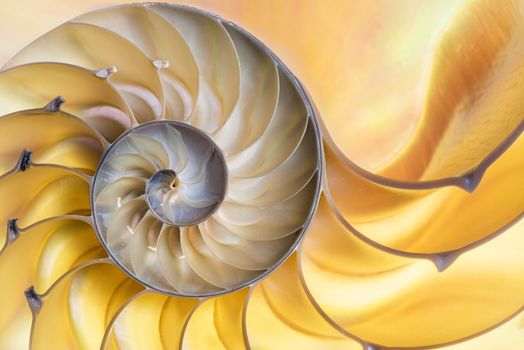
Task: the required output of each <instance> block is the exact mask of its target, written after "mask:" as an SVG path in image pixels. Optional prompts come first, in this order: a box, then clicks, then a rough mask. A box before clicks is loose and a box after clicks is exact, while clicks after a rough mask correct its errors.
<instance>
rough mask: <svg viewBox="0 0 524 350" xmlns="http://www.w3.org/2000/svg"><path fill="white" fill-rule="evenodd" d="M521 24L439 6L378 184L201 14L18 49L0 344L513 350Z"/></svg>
mask: <svg viewBox="0 0 524 350" xmlns="http://www.w3.org/2000/svg"><path fill="white" fill-rule="evenodd" d="M522 6H523V5H522V4H521V2H519V1H515V2H513V1H512V2H508V3H506V4H504V5H501V6H498V5H495V2H490V1H483V0H474V1H471V2H470V3H469V4H468V5H467V6H465V7H464V8H463V9H460V11H457V15H456V18H453V19H452V20H450V22H449V24H447V25H446V26H447V27H446V29H447V30H446V31H444V32H443V34H442V36H441V37H440V38H439V42H438V45H437V48H436V49H435V57H434V59H433V61H432V63H431V72H430V74H429V76H430V77H429V79H428V87H427V91H426V96H425V102H424V106H423V108H422V109H423V112H422V113H421V117H420V125H419V126H418V128H417V131H416V133H414V134H413V137H412V139H411V140H410V142H408V143H407V145H405V147H404V149H402V151H401V152H400V153H399V154H398V155H397V157H396V158H395V159H394V160H393V161H391V162H389V163H388V164H386V165H384V166H383V167H381V168H380V169H378V170H377V169H367V170H366V169H363V168H361V167H359V166H358V165H357V164H355V163H354V162H353V161H352V160H350V159H348V158H347V157H346V154H347V152H345V150H344V147H343V146H344V145H346V143H345V142H344V140H343V139H341V135H343V136H344V137H345V138H349V137H348V135H349V133H348V132H347V130H346V129H344V130H337V129H330V132H331V133H329V132H328V131H327V129H326V128H323V129H322V136H323V139H322V141H323V144H322V143H321V140H320V132H319V130H318V128H317V121H320V122H322V121H321V120H317V118H316V117H317V116H318V112H317V111H316V109H315V107H314V105H313V104H312V103H311V100H310V98H309V96H308V95H307V94H306V93H305V91H304V90H303V88H302V87H301V85H300V84H299V83H298V81H297V80H296V79H295V78H294V77H293V75H291V73H290V72H289V71H288V69H287V68H286V67H285V66H284V65H283V64H282V63H281V61H280V60H279V59H278V58H277V57H275V55H274V54H272V53H271V52H270V51H269V50H268V49H267V48H265V47H264V46H263V45H262V44H260V43H259V42H258V41H257V40H256V39H255V38H253V37H252V36H251V35H249V34H248V33H246V32H245V31H243V30H242V29H240V28H238V27H237V26H236V25H234V24H232V23H230V22H227V21H225V20H222V19H220V18H218V17H215V16H214V15H210V14H206V13H203V12H202V11H199V10H195V9H190V8H187V7H184V6H174V5H166V4H150V3H148V4H133V5H124V6H119V7H114V8H109V9H103V10H100V11H96V12H92V13H88V14H85V15H82V16H80V17H77V18H75V19H73V20H72V21H70V22H68V23H66V24H63V25H61V26H59V27H57V28H56V29H54V30H52V31H51V32H49V33H48V34H46V35H44V36H43V37H41V38H40V39H37V40H36V41H35V42H33V43H32V44H30V45H29V46H28V47H26V48H25V49H24V50H22V51H21V52H20V53H18V54H17V55H16V56H15V57H13V58H12V59H11V61H9V62H8V64H7V65H6V67H5V68H4V69H3V70H1V71H0V100H1V101H2V103H0V114H1V115H4V116H3V117H2V118H0V144H1V145H2V147H1V150H0V155H1V157H0V173H2V174H3V175H1V176H0V198H3V199H4V201H0V225H5V227H7V234H6V235H5V237H1V238H0V240H2V241H0V243H5V244H3V248H2V250H1V251H0V280H1V281H2V282H3V285H2V287H1V288H0V310H2V312H1V313H0V349H27V348H28V347H29V348H30V349H46V350H47V349H104V350H107V349H172V348H184V349H210V348H211V349H220V348H223V349H243V348H246V349H289V348H290V347H292V348H300V349H355V350H357V349H359V350H360V349H366V350H381V349H429V348H431V349H433V348H438V349H446V350H472V349H475V350H477V349H482V350H484V349H486V350H487V349H493V348H502V349H515V350H516V349H519V348H520V347H521V344H522V342H523V341H524V337H523V334H524V333H522V320H523V316H524V314H523V309H522V308H523V305H524V294H523V293H522V290H524V280H523V279H522V278H521V276H522V274H523V273H524V255H523V254H522V249H524V235H523V233H524V224H523V223H524V222H523V220H522V215H523V211H524V187H523V185H524V182H523V181H522V179H523V176H524V173H523V171H524V167H523V162H522V160H523V159H524V157H523V154H524V147H523V146H524V141H523V136H522V131H523V130H524V120H523V117H522V115H524V107H523V105H522V104H521V103H520V102H519V99H520V89H518V86H520V85H521V84H522V82H523V81H524V80H523V78H522V74H520V71H521V70H522V64H521V63H520V55H519V54H516V53H524V48H523V46H522V45H521V39H520V37H521V35H520V34H522V33H521V32H522V23H524V18H523V16H522V13H523V12H522V11H521V9H522V8H523V7H522ZM479 23H481V24H482V25H479ZM458 32H461V33H463V32H464V33H467V36H468V41H467V43H466V44H465V43H464V36H462V35H460V36H459V35H457V33H458ZM312 40H314V38H312ZM332 83H333V84H336V82H335V81H333V82H332ZM330 93H334V91H330ZM56 96H64V98H62V97H56ZM64 100H65V101H64ZM42 106H44V107H42ZM396 131H398V130H396V129H395V130H393V131H392V133H393V132H396ZM351 135H352V137H353V136H354V137H356V138H361V137H363V136H362V135H355V134H354V133H352V134H351ZM335 140H336V141H337V142H336V143H335ZM381 141H382V140H381ZM386 141H387V142H385V144H389V142H390V140H389V141H388V140H386ZM379 148H380V147H379ZM322 150H323V151H324V152H323V153H321V151H322ZM320 185H321V186H320ZM320 187H321V189H322V193H320ZM306 230H307V231H308V232H307V234H305V231H306ZM97 238H98V239H97ZM4 240H5V241H4ZM299 242H300V245H299ZM296 247H298V248H297V250H296V252H294V251H295V248H296ZM28 287H29V288H28ZM243 287H246V288H243ZM24 290H25V293H22V291H24ZM28 306H29V307H28Z"/></svg>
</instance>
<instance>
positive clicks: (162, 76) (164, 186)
mask: <svg viewBox="0 0 524 350" xmlns="http://www.w3.org/2000/svg"><path fill="white" fill-rule="evenodd" d="M139 29H140V30H139ZM44 38H45V39H44ZM44 38H42V39H39V40H37V41H35V43H33V44H32V45H30V46H28V47H27V48H26V49H24V50H23V51H22V52H20V53H19V54H18V55H17V56H15V57H14V58H13V59H12V60H11V61H10V62H9V63H8V65H7V68H8V69H9V70H8V72H10V74H13V75H14V76H16V79H17V81H19V80H21V79H23V78H24V77H26V76H27V77H29V76H30V75H27V74H26V71H27V70H28V69H34V70H35V71H37V72H39V74H40V73H41V74H48V75H49V76H50V78H49V79H47V80H46V79H42V80H39V81H40V83H41V84H43V85H45V82H46V81H47V82H49V84H50V85H52V86H51V87H52V89H51V91H50V92H49V91H48V90H49V89H48V88H47V87H45V86H40V85H34V88H35V89H36V90H38V91H47V92H48V93H49V94H55V96H56V95H63V96H64V99H65V100H66V102H65V103H64V104H63V106H61V107H60V108H63V109H64V111H65V112H71V113H72V114H74V115H76V116H78V117H79V118H81V119H83V120H85V121H86V122H87V125H88V126H89V127H91V128H93V129H94V130H95V131H96V132H97V133H98V134H99V135H100V136H101V137H103V138H105V140H106V141H107V143H106V145H105V147H104V148H105V149H104V152H103V154H102V156H101V158H100V161H99V162H98V166H97V167H96V171H95V173H94V176H93V183H92V186H91V193H90V194H91V198H90V200H91V215H92V219H93V224H94V228H95V231H96V234H97V235H98V238H99V240H100V241H101V243H102V245H103V246H104V248H105V249H106V251H107V252H108V254H109V255H110V258H111V259H112V261H113V262H115V263H116V264H117V265H118V266H119V267H120V268H121V269H123V270H124V271H125V272H126V273H127V274H128V275H130V276H131V277H133V278H134V279H135V280H137V281H139V282H140V283H142V284H143V285H145V286H146V287H148V288H150V289H153V290H155V291H158V292H162V293H168V294H173V295H182V296H190V297H205V296H211V295H218V294H222V293H226V292H231V291H234V290H237V289H239V288H242V287H244V286H248V285H251V284H252V283H254V282H256V281H258V280H259V279H261V278H263V277H264V276H266V275H268V274H269V273H270V272H271V271H273V270H274V269H275V268H276V267H277V266H278V265H280V264H281V263H282V262H283V261H284V260H285V259H286V258H287V257H288V256H289V255H290V254H291V253H292V252H293V251H294V249H295V248H296V247H297V245H298V243H299V241H300V239H301V237H302V236H303V234H304V232H305V231H306V229H307V228H308V226H309V223H310V221H311V219H312V217H313V214H314V212H315V209H316V206H317V203H318V199H319V196H320V184H321V174H322V170H321V141H320V132H319V128H318V125H317V121H316V119H315V115H314V113H315V112H314V109H313V107H312V105H311V104H310V102H309V100H308V97H307V95H306V93H305V92H304V91H303V89H302V87H301V85H300V83H299V82H298V80H297V79H296V78H295V77H294V76H293V75H292V74H291V73H290V72H289V70H288V69H287V68H286V67H285V66H284V65H283V64H282V62H281V61H280V60H279V59H278V58H277V57H276V56H275V55H274V54H273V53H271V52H270V51H269V50H268V49H267V48H266V47H265V46H263V45H262V44H261V43H260V42H259V41H258V40H256V39H255V38H253V37H252V36H251V35H249V34H248V33H246V32H245V31H243V30H242V29H240V28H238V27H237V26H235V25H233V24H231V23H229V22H224V21H222V20H220V19H218V18H216V17H214V16H211V15H207V14H204V13H202V12H199V11H195V10H192V9H189V8H185V7H178V6H164V5H159V4H157V5H152V4H149V5H129V6H123V7H117V8H112V9H106V10H101V11H96V12H93V13H89V14H86V15H82V16H80V17H78V18H76V19H74V20H73V21H71V22H68V23H66V24H64V25H62V26H60V27H58V28H56V29H55V30H53V31H51V32H50V33H48V34H46V35H45V36H44ZM71 41H74V42H78V43H81V44H82V45H79V46H78V47H77V46H75V47H71V46H70V45H69V43H70V42H71ZM51 42H52V43H53V45H51V46H50V45H48V43H51ZM216 48H218V49H216ZM55 49H56V50H55ZM49 62H62V63H49ZM86 68H87V69H86ZM62 71H65V72H67V74H59V73H60V72H62ZM137 74H138V75H137ZM84 76H85V77H84ZM57 77H60V78H61V79H62V80H64V81H60V84H58V83H57V84H54V85H53V84H51V82H55V81H56V79H57ZM73 78H74V79H73ZM77 78H78V79H77ZM80 78H83V79H84V78H85V79H84V80H86V81H88V80H89V81H92V83H93V84H92V85H93V86H92V87H91V86H89V88H90V89H89V91H87V92H89V93H87V92H82V93H84V94H86V96H87V97H85V98H84V99H89V98H91V94H92V95H93V96H95V95H96V97H97V99H96V100H95V99H93V98H91V100H93V101H91V100H89V101H88V102H89V103H88V102H83V101H81V100H80V97H82V96H80V97H78V98H76V97H75V96H76V95H71V96H73V97H75V98H69V97H68V96H69V95H70V94H73V93H76V92H78V91H77V89H76V88H75V86H79V85H78V84H77V81H76V80H75V79H77V80H79V79H80ZM49 84H48V85H49ZM55 85H56V86H55ZM31 86H33V85H31ZM102 87H103V88H105V89H106V90H110V91H111V92H112V93H113V95H110V94H108V93H107V91H105V90H104V91H102ZM91 88H92V89H91ZM95 88H96V89H95ZM95 90H96V91H98V90H100V91H101V93H100V94H96V93H95ZM69 91H71V93H68V92H69ZM78 93H79V94H80V92H78ZM100 96H108V97H107V101H105V100H102V97H100ZM110 96H113V97H111V98H112V100H111V99H110V98H109V97H110ZM77 100H78V101H77ZM86 105H93V106H94V107H92V108H90V109H88V110H85V106H86ZM110 106H111V107H110ZM117 110H118V111H117ZM95 112H96V113H95ZM93 113H95V114H96V115H95V114H93ZM95 116H96V118H95Z"/></svg>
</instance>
